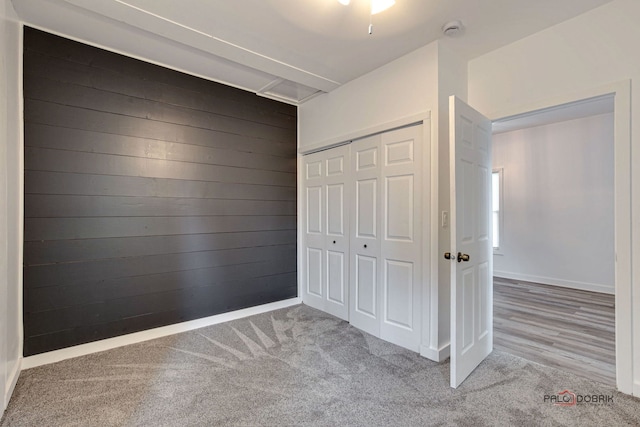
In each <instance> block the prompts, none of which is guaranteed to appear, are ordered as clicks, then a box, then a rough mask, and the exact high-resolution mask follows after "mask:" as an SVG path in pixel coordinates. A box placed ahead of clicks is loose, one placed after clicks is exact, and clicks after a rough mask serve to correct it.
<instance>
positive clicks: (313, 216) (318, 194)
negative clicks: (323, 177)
mask: <svg viewBox="0 0 640 427" xmlns="http://www.w3.org/2000/svg"><path fill="white" fill-rule="evenodd" d="M305 196H306V198H305V200H306V215H305V217H306V220H307V221H306V224H307V227H306V228H307V230H306V232H307V233H308V234H322V187H321V186H316V187H307V189H306V195H305Z"/></svg>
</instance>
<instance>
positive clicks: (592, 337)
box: [493, 277, 616, 386]
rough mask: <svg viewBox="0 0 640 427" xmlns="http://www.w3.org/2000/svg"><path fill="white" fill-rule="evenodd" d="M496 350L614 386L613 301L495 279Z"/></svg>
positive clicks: (606, 297) (602, 296) (610, 297)
mask: <svg viewBox="0 0 640 427" xmlns="http://www.w3.org/2000/svg"><path fill="white" fill-rule="evenodd" d="M493 284H494V296H493V301H494V348H495V349H497V350H502V351H505V352H508V353H511V354H514V355H516V356H520V357H523V358H525V359H528V360H532V361H534V362H538V363H541V364H543V365H547V366H554V367H557V368H561V369H564V370H566V371H569V372H573V373H575V374H577V375H580V376H584V377H587V378H591V379H593V380H596V381H600V382H602V383H604V384H608V385H613V386H615V373H616V368H615V315H614V313H615V311H614V302H615V299H614V295H607V294H601V293H595V292H587V291H580V290H575V289H567V288H561V287H557V286H548V285H541V284H537V283H530V282H521V281H515V280H509V279H502V278H499V277H494V280H493Z"/></svg>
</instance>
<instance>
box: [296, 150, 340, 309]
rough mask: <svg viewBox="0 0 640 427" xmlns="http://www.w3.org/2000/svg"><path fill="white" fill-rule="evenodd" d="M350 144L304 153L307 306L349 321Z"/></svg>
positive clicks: (303, 290) (304, 300) (304, 256)
mask: <svg viewBox="0 0 640 427" xmlns="http://www.w3.org/2000/svg"><path fill="white" fill-rule="evenodd" d="M349 166H350V164H349V147H348V146H342V147H336V148H333V149H329V150H326V151H321V152H318V153H314V154H309V155H307V156H304V161H303V173H304V176H303V192H304V196H303V197H304V207H303V208H304V215H303V230H304V235H303V238H304V243H303V257H302V258H303V259H302V269H303V286H302V300H303V302H304V303H305V304H308V305H309V306H311V307H314V308H317V309H319V310H323V311H326V312H327V313H330V314H333V315H334V316H337V317H339V318H341V319H344V320H349V305H348V299H349V286H348V280H349V262H348V261H349V260H348V256H349V237H348V236H349V213H348V206H347V200H348V199H347V191H348V189H347V184H346V182H347V179H348V178H349Z"/></svg>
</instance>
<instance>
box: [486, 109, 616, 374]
mask: <svg viewBox="0 0 640 427" xmlns="http://www.w3.org/2000/svg"><path fill="white" fill-rule="evenodd" d="M613 110H614V102H613V98H612V97H610V96H605V97H598V98H594V99H587V100H581V101H577V102H574V103H571V104H566V105H559V106H555V107H552V108H549V109H546V110H543V111H536V112H532V113H527V114H523V115H519V116H516V117H510V118H506V119H503V120H498V121H495V122H494V123H493V132H494V133H493V139H492V143H493V181H492V183H493V193H492V198H493V200H492V205H493V253H494V264H493V274H494V301H495V305H494V315H495V324H494V325H495V337H494V338H495V341H494V344H495V346H496V348H498V349H501V350H504V351H507V352H510V353H512V354H515V355H518V356H521V357H525V358H527V359H529V360H534V361H538V362H540V363H543V364H545V365H548V366H556V367H561V368H563V369H567V370H569V371H571V372H574V373H577V374H579V375H583V376H585V377H590V378H598V379H599V380H600V381H601V382H603V383H607V384H612V385H613V384H615V298H614V294H615V286H614V285H615V274H614V271H615V269H614V263H615V262H614V257H615V255H614V253H615V251H614V236H615V233H614V160H613V155H614V150H613V148H614V116H613V115H614V111H613Z"/></svg>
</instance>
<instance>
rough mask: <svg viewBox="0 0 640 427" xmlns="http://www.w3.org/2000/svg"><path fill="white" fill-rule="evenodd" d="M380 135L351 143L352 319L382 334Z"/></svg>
mask: <svg viewBox="0 0 640 427" xmlns="http://www.w3.org/2000/svg"><path fill="white" fill-rule="evenodd" d="M380 158H381V156H380V135H374V136H371V137H368V138H363V139H360V140H358V141H354V142H352V143H351V165H352V167H351V174H352V176H353V178H352V180H353V187H352V188H353V192H352V194H353V201H352V206H353V211H352V214H351V260H350V261H351V266H350V267H351V280H350V286H351V298H350V301H351V303H350V304H351V308H350V312H349V322H351V324H352V325H353V326H355V327H356V328H358V329H362V330H363V331H365V332H368V333H370V334H371V335H375V336H377V337H379V336H380V310H379V295H378V293H379V282H380V277H379V275H380V274H379V270H380V238H379V236H380V182H379V181H380V179H379V175H380Z"/></svg>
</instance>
